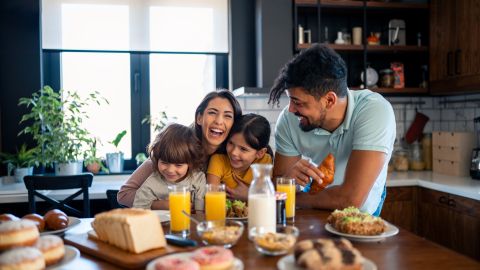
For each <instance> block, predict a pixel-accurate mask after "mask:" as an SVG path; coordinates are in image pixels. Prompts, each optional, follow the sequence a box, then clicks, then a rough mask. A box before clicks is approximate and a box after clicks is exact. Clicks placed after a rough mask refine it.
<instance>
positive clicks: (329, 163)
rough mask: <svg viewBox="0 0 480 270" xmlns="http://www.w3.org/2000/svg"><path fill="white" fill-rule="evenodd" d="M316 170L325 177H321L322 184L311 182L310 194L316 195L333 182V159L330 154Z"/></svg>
mask: <svg viewBox="0 0 480 270" xmlns="http://www.w3.org/2000/svg"><path fill="white" fill-rule="evenodd" d="M318 169H319V170H320V171H321V172H322V173H323V175H324V176H325V177H323V179H322V180H323V182H322V183H321V184H319V183H318V182H317V181H313V182H312V186H311V187H310V194H315V193H318V192H319V191H321V190H323V189H324V188H325V187H326V186H328V185H330V184H331V183H332V182H333V176H334V175H335V157H334V156H333V155H332V153H329V154H328V156H327V157H326V158H325V159H324V160H323V161H322V163H321V164H320V166H318Z"/></svg>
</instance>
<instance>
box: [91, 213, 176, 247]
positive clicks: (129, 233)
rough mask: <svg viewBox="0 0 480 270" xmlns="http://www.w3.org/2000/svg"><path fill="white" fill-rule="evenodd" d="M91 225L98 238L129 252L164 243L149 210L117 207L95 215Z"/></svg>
mask: <svg viewBox="0 0 480 270" xmlns="http://www.w3.org/2000/svg"><path fill="white" fill-rule="evenodd" d="M92 227H93V229H94V230H95V233H96V235H97V237H98V239H99V240H101V241H104V242H107V243H109V244H111V245H114V246H116V247H119V248H121V249H124V250H127V251H129V252H133V253H137V254H138V253H142V252H144V251H147V250H150V249H155V248H161V247H165V246H166V245H167V243H166V240H165V236H164V235H163V229H162V226H161V224H160V222H159V221H158V217H157V215H156V214H155V213H154V212H152V211H151V210H145V209H138V208H120V209H114V210H111V211H108V212H103V213H100V214H98V215H96V216H95V220H94V221H93V222H92Z"/></svg>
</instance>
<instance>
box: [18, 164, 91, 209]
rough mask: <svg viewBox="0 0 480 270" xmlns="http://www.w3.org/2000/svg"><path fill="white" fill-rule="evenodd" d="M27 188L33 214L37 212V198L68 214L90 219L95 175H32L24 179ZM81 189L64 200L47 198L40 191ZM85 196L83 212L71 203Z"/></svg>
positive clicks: (29, 204)
mask: <svg viewBox="0 0 480 270" xmlns="http://www.w3.org/2000/svg"><path fill="white" fill-rule="evenodd" d="M24 181H25V187H26V188H27V190H28V206H29V210H30V212H31V213H35V212H36V200H35V197H39V198H41V199H43V200H44V201H46V202H48V203H50V204H51V205H52V207H50V209H53V208H58V209H61V210H63V211H65V212H66V213H67V214H70V215H74V216H78V217H84V218H88V217H90V198H89V193H88V189H89V188H90V187H91V186H92V181H93V174H91V173H84V174H78V175H62V176H57V175H30V176H25V177H24ZM59 189H79V190H78V191H77V192H75V193H73V194H72V195H70V196H68V197H67V198H66V199H64V200H57V199H54V198H52V197H49V196H46V195H44V194H43V193H41V192H38V191H39V190H59ZM82 194H83V203H82V204H83V211H80V210H78V209H75V208H73V207H72V206H71V205H69V203H71V202H72V201H73V199H75V198H76V197H78V196H80V195H82Z"/></svg>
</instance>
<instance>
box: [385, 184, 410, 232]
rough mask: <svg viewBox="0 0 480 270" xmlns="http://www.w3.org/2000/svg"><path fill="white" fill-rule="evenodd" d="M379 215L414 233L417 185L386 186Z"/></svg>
mask: <svg viewBox="0 0 480 270" xmlns="http://www.w3.org/2000/svg"><path fill="white" fill-rule="evenodd" d="M380 215H381V217H382V218H383V219H385V220H387V221H388V222H390V223H392V224H395V225H396V226H399V227H401V228H403V229H405V230H408V231H410V232H413V233H416V224H417V187H388V188H387V197H386V198H385V202H384V203H383V208H382V213H381V214H380Z"/></svg>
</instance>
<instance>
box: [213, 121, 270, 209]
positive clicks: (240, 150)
mask: <svg viewBox="0 0 480 270" xmlns="http://www.w3.org/2000/svg"><path fill="white" fill-rule="evenodd" d="M269 139H270V123H269V122H268V120H267V119H265V117H263V116H261V115H258V114H245V115H243V116H242V117H241V118H240V119H239V120H238V121H236V122H235V123H234V124H233V127H232V130H231V131H230V135H229V138H228V139H227V147H226V148H227V155H224V154H215V155H213V156H212V157H211V158H210V162H209V165H208V170H207V182H208V183H220V182H224V183H225V185H226V186H227V191H229V193H230V195H231V196H232V197H234V198H236V199H242V200H246V198H247V195H248V194H247V193H248V191H247V190H246V188H244V187H245V186H248V185H250V183H251V182H252V180H253V173H252V169H250V165H252V164H254V163H261V164H271V163H272V153H271V149H270V147H269V145H268V141H269ZM237 186H242V190H237V192H235V189H237Z"/></svg>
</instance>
